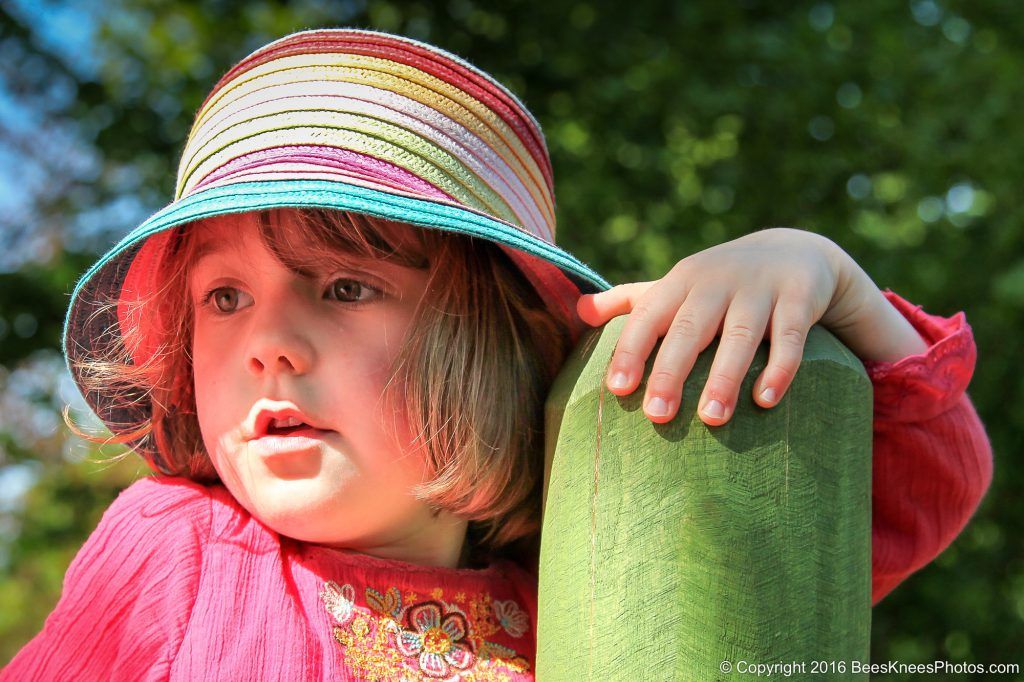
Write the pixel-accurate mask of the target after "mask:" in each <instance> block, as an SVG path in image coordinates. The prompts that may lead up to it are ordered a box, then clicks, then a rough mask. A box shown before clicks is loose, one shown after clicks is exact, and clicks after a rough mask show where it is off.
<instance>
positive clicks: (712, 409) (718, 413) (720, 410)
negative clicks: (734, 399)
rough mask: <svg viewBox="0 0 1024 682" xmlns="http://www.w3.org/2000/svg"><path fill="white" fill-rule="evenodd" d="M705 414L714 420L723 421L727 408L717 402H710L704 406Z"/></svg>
mask: <svg viewBox="0 0 1024 682" xmlns="http://www.w3.org/2000/svg"><path fill="white" fill-rule="evenodd" d="M704 414H705V415H707V416H708V417H711V418H712V419H721V418H722V415H723V414H725V407H724V406H723V405H722V403H720V402H718V401H717V400H709V401H708V404H707V405H705V406H704Z"/></svg>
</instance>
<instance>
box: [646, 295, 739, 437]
mask: <svg viewBox="0 0 1024 682" xmlns="http://www.w3.org/2000/svg"><path fill="white" fill-rule="evenodd" d="M728 300H729V296H728V295H727V294H725V293H719V294H713V295H711V296H710V297H709V296H705V295H702V294H699V293H698V292H692V293H691V295H690V296H689V297H687V299H686V300H685V301H684V302H683V305H682V306H680V307H679V310H677V311H676V315H675V317H674V318H673V320H672V323H671V326H670V327H669V329H668V330H667V332H666V333H665V338H664V340H663V341H662V342H661V348H659V349H658V356H657V357H656V358H655V360H654V365H653V366H652V368H651V376H650V377H649V378H648V380H647V395H645V396H644V411H645V412H646V414H647V417H648V418H649V419H650V420H651V421H653V422H655V423H658V424H663V423H665V422H668V421H671V420H672V419H673V418H674V417H675V415H676V413H677V412H678V410H679V405H680V402H681V400H680V399H681V397H682V394H683V385H684V384H685V383H686V377H687V376H689V374H690V370H692V369H693V363H694V362H696V360H697V356H698V355H699V354H700V352H701V351H702V350H704V349H705V348H707V346H708V344H709V343H711V341H712V339H714V338H715V334H716V333H717V331H718V325H719V323H720V322H721V320H722V314H723V313H724V312H725V308H726V306H727V305H728Z"/></svg>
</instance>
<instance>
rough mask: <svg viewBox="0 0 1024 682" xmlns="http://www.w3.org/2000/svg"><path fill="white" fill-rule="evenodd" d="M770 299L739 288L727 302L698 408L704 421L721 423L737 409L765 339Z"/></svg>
mask: <svg viewBox="0 0 1024 682" xmlns="http://www.w3.org/2000/svg"><path fill="white" fill-rule="evenodd" d="M771 313H772V300H771V298H770V297H769V296H766V295H764V294H756V293H752V292H749V291H747V292H746V293H744V292H743V291H740V292H739V293H737V295H736V298H734V299H733V300H732V303H731V304H730V305H729V311H728V312H727V313H726V315H725V322H724V323H723V325H722V339H721V341H720V342H719V344H718V350H717V351H716V353H715V359H714V361H713V362H712V363H711V370H710V371H709V372H708V381H707V384H706V385H705V387H704V393H703V395H701V397H700V400H699V401H698V402H697V411H698V413H699V414H700V418H701V419H702V420H703V421H704V423H705V424H709V425H713V426H720V425H722V424H724V423H725V422H727V421H729V418H730V417H731V416H732V414H733V413H734V412H735V411H736V403H737V401H738V399H739V394H740V387H741V386H742V384H743V378H744V377H745V376H746V374H747V370H748V369H750V363H751V362H752V361H753V359H754V355H755V354H756V353H757V348H758V346H760V345H761V341H763V340H764V336H765V329H766V328H767V326H768V320H769V318H770V317H771Z"/></svg>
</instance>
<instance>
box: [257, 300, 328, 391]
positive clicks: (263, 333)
mask: <svg viewBox="0 0 1024 682" xmlns="http://www.w3.org/2000/svg"><path fill="white" fill-rule="evenodd" d="M297 312H298V311H297V310H296V309H295V308H294V307H293V308H292V310H291V311H290V314H289V313H286V312H284V311H283V310H280V309H279V310H278V311H277V313H275V314H264V315H262V316H261V317H260V318H259V319H257V320H255V321H254V323H253V324H254V326H253V327H252V328H251V330H250V339H249V351H248V352H249V356H248V358H247V359H246V365H247V369H248V370H249V371H250V372H251V373H252V374H253V375H254V376H264V375H266V374H267V373H271V374H277V373H285V374H305V373H306V372H308V371H309V370H310V367H311V366H312V364H313V360H314V358H315V350H314V348H313V345H312V343H311V341H310V339H309V338H308V336H307V334H306V332H305V330H308V329H309V328H310V324H311V323H312V322H313V321H312V320H305V321H303V320H300V319H299V317H300V316H299V315H297V314H296V313H297Z"/></svg>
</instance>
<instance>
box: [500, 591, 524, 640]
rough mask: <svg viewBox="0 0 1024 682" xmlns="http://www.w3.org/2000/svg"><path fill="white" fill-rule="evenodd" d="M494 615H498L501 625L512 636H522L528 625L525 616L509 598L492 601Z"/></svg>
mask: <svg viewBox="0 0 1024 682" xmlns="http://www.w3.org/2000/svg"><path fill="white" fill-rule="evenodd" d="M494 615H496V616H497V617H498V622H499V623H501V627H503V628H505V632H507V633H508V634H510V635H512V636H513V637H522V636H523V633H525V632H526V629H527V628H528V627H529V622H528V621H527V616H526V614H525V613H523V610H522V609H521V608H519V604H516V603H515V602H514V601H512V600H511V599H510V600H508V601H498V600H495V601H494Z"/></svg>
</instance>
